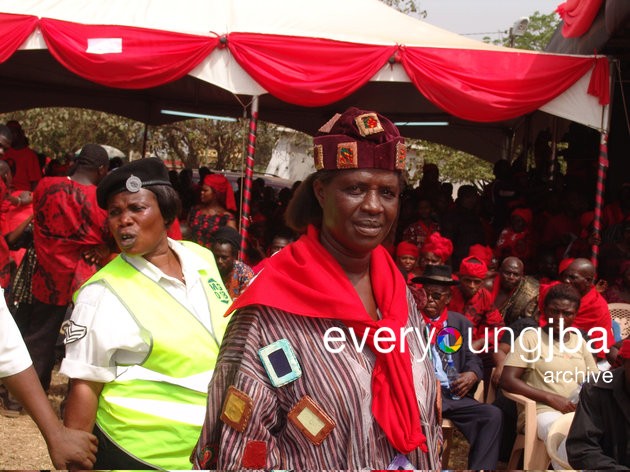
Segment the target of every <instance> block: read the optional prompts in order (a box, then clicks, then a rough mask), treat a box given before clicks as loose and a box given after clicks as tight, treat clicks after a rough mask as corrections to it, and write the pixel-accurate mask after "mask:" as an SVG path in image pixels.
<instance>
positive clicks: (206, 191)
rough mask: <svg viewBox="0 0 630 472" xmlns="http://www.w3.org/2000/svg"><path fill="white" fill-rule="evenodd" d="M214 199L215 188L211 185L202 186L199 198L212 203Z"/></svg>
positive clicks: (202, 201)
mask: <svg viewBox="0 0 630 472" xmlns="http://www.w3.org/2000/svg"><path fill="white" fill-rule="evenodd" d="M213 199H214V190H213V189H212V187H210V186H209V185H202V186H201V193H200V195H199V200H200V201H201V203H210V202H211V201H212V200H213Z"/></svg>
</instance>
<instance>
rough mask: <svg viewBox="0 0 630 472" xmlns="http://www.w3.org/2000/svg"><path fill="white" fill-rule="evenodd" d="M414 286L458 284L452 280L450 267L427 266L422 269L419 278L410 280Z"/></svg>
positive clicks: (439, 265)
mask: <svg viewBox="0 0 630 472" xmlns="http://www.w3.org/2000/svg"><path fill="white" fill-rule="evenodd" d="M411 281H412V282H413V283H414V284H424V285H457V284H458V283H459V282H458V281H457V280H453V273H452V271H451V266H447V265H441V264H437V265H428V266H426V268H425V269H424V273H423V274H422V275H421V276H419V277H414V278H413V279H411Z"/></svg>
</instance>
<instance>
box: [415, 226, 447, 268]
mask: <svg viewBox="0 0 630 472" xmlns="http://www.w3.org/2000/svg"><path fill="white" fill-rule="evenodd" d="M420 252H421V253H423V254H427V253H429V252H430V253H433V254H435V255H436V256H437V257H439V258H440V259H441V260H442V262H446V261H447V260H448V258H449V257H451V256H452V255H453V243H452V242H451V240H450V239H448V238H445V237H444V236H442V235H441V234H440V233H439V232H437V231H434V232H433V233H431V234H430V235H429V237H428V238H427V239H426V240H425V241H424V244H423V245H422V248H420Z"/></svg>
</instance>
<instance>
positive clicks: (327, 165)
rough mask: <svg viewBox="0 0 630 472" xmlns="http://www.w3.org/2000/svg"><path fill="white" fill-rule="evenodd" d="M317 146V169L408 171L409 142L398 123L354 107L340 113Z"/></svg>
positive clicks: (317, 139)
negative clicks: (406, 140)
mask: <svg viewBox="0 0 630 472" xmlns="http://www.w3.org/2000/svg"><path fill="white" fill-rule="evenodd" d="M313 144H314V153H313V154H314V156H315V168H316V169H317V170H322V169H326V170H335V169H385V170H397V171H400V170H403V169H404V168H405V160H406V157H407V149H406V147H405V139H404V138H403V137H402V136H400V133H399V132H398V128H396V126H395V125H394V123H392V122H391V121H389V120H388V119H387V118H385V117H384V116H383V115H380V114H378V113H376V112H374V111H365V110H359V109H358V108H354V107H352V108H348V109H347V110H346V111H345V112H343V113H342V114H339V113H337V114H336V115H335V116H333V117H332V118H331V119H330V120H329V121H328V122H327V123H326V124H325V125H324V126H322V127H321V128H320V129H319V134H318V135H317V136H315V137H314V138H313Z"/></svg>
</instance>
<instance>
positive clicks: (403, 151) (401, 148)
mask: <svg viewBox="0 0 630 472" xmlns="http://www.w3.org/2000/svg"><path fill="white" fill-rule="evenodd" d="M406 160H407V146H405V143H396V165H395V167H396V169H398V170H404V169H405V161H406Z"/></svg>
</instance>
